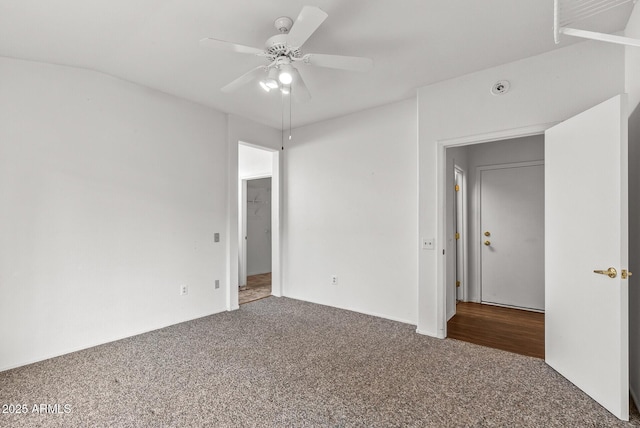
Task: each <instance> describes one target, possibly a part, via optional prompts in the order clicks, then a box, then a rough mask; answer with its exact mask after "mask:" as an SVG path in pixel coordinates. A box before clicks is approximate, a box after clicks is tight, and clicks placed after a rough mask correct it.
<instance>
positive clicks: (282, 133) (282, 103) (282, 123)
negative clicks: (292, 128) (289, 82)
mask: <svg viewBox="0 0 640 428" xmlns="http://www.w3.org/2000/svg"><path fill="white" fill-rule="evenodd" d="M280 96H281V97H282V98H281V101H282V102H281V103H280V106H281V107H282V108H281V111H282V121H281V122H280V129H281V130H282V132H281V134H280V135H281V137H282V138H281V139H282V147H281V150H284V94H283V93H282V92H281V93H280Z"/></svg>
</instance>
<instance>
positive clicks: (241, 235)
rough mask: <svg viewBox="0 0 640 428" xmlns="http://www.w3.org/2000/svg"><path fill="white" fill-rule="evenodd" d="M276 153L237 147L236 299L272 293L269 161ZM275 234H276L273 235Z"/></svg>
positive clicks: (273, 220) (272, 182)
mask: <svg viewBox="0 0 640 428" xmlns="http://www.w3.org/2000/svg"><path fill="white" fill-rule="evenodd" d="M274 156H277V153H275V155H274V152H273V151H269V150H264V149H261V148H258V147H255V146H251V145H247V144H240V145H239V147H238V172H239V183H238V188H239V195H238V201H239V206H238V213H239V218H238V225H239V227H238V286H239V289H238V303H239V304H240V305H242V304H245V303H249V302H253V301H255V300H259V299H263V298H265V297H269V296H271V295H272V294H273V292H274V290H273V285H272V284H273V265H274V261H275V260H274V259H276V258H275V257H274V254H273V248H274V242H273V241H274V240H273V230H274V227H273V225H274V224H276V225H277V215H275V214H276V213H274V207H276V208H277V200H276V198H275V197H274V196H275V195H274V193H277V192H275V191H274V190H277V189H274V185H275V180H273V166H274V165H273V163H274ZM276 238H277V237H276Z"/></svg>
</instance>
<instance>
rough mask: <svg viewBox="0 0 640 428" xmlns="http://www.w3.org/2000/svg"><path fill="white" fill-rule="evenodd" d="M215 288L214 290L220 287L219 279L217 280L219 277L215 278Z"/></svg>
mask: <svg viewBox="0 0 640 428" xmlns="http://www.w3.org/2000/svg"><path fill="white" fill-rule="evenodd" d="M215 288H216V290H217V289H218V288H220V280H219V279H216V285H215Z"/></svg>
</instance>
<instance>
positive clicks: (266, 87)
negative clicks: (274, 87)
mask: <svg viewBox="0 0 640 428" xmlns="http://www.w3.org/2000/svg"><path fill="white" fill-rule="evenodd" d="M260 87H261V88H262V89H264V90H265V91H266V92H269V91H270V90H271V88H270V87H269V85H267V82H265V81H264V80H261V81H260Z"/></svg>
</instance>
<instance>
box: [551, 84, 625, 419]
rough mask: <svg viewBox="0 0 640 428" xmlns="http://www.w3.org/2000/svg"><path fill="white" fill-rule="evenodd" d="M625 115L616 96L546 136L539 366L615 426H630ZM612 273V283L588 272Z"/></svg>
mask: <svg viewBox="0 0 640 428" xmlns="http://www.w3.org/2000/svg"><path fill="white" fill-rule="evenodd" d="M626 106H627V100H626V95H618V96H616V97H614V98H612V99H610V100H608V101H605V102H603V103H602V104H599V105H597V106H595V107H593V108H591V109H589V110H587V111H585V112H583V113H581V114H579V115H577V116H574V117H573V118H571V119H569V120H567V121H565V122H562V123H560V124H558V125H556V126H554V127H553V128H551V129H549V130H547V132H546V133H545V353H546V357H545V359H546V362H547V364H549V365H550V366H551V367H553V368H554V369H555V370H557V371H558V372H559V373H560V374H562V375H563V376H565V377H566V378H567V379H568V380H570V381H571V382H572V383H574V384H575V385H576V386H577V387H578V388H580V389H582V390H583V391H584V392H586V393H587V394H588V395H590V396H591V397H592V398H593V399H594V400H596V401H597V402H598V403H600V404H601V405H602V406H603V407H605V408H606V409H607V410H609V411H610V412H611V413H613V414H614V415H616V416H617V417H618V418H620V419H623V420H628V419H629V351H628V348H629V343H628V340H629V322H628V316H629V313H628V297H629V296H628V281H627V280H626V269H628V249H627V248H628V231H627V230H628V210H627V203H628V201H627V168H628V167H627V115H626ZM610 267H611V268H614V269H615V270H616V276H615V277H614V278H612V277H609V276H608V275H606V274H599V273H595V272H594V270H602V271H606V270H608V269H609V268H610ZM611 276H613V274H612V275H611Z"/></svg>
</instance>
